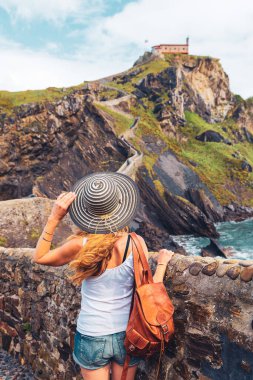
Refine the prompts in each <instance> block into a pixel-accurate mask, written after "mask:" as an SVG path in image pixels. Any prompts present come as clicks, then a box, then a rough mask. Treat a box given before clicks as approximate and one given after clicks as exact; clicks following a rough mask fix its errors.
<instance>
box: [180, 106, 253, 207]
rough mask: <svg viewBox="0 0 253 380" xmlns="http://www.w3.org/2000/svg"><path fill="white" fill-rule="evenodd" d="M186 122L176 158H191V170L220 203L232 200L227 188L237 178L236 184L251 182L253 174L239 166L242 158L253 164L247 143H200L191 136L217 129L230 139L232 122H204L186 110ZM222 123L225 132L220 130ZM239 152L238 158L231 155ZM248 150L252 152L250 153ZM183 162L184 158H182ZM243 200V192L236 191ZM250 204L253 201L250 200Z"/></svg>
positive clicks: (233, 196) (233, 197)
mask: <svg viewBox="0 0 253 380" xmlns="http://www.w3.org/2000/svg"><path fill="white" fill-rule="evenodd" d="M185 116H186V120H187V125H186V126H185V127H183V133H184V134H185V135H186V136H187V137H188V139H187V142H185V143H184V144H182V150H181V153H180V157H181V158H183V159H187V160H188V161H189V160H192V161H194V162H196V163H197V164H198V166H197V167H194V171H196V173H197V174H198V175H199V176H200V178H201V179H202V181H203V182H204V183H205V184H206V185H207V186H208V188H209V189H210V190H211V191H212V192H213V194H214V195H215V196H216V198H217V199H218V200H219V201H220V202H221V204H227V203H229V201H233V200H236V195H235V194H234V193H232V192H231V190H230V189H232V188H233V187H234V183H235V181H236V180H237V181H238V182H239V183H240V184H244V185H245V184H246V183H248V184H249V183H252V184H253V173H252V172H251V173H249V172H248V171H246V170H242V168H241V165H242V162H243V160H244V159H246V160H247V162H248V163H249V164H250V165H252V166H253V152H252V149H251V147H250V144H249V143H247V142H244V143H243V144H242V143H237V144H233V145H227V144H224V143H215V142H200V141H198V140H196V138H195V136H196V135H198V134H200V133H203V132H205V131H206V130H207V129H212V130H214V131H216V132H219V133H220V134H221V135H222V136H223V137H224V138H227V139H229V140H230V139H231V137H232V134H231V131H230V128H231V127H232V126H233V127H235V125H234V121H231V120H230V121H229V120H228V121H226V122H223V123H221V124H208V123H207V122H205V121H204V120H203V119H202V118H201V117H200V116H199V115H197V114H194V113H191V112H186V115H185ZM221 126H226V128H227V132H224V131H223V130H222V129H221ZM236 152H240V155H239V157H238V158H235V157H233V156H232V154H234V153H236ZM251 152H252V153H251ZM185 162H187V161H185ZM240 195H241V197H242V201H243V194H240ZM251 203H252V205H253V200H252V202H251Z"/></svg>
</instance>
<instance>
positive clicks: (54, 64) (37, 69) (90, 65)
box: [0, 40, 111, 91]
mask: <svg viewBox="0 0 253 380" xmlns="http://www.w3.org/2000/svg"><path fill="white" fill-rule="evenodd" d="M0 61H1V71H0V89H4V90H9V91H21V90H27V89H43V88H46V87H53V86H54V87H64V86H72V85H75V84H79V83H81V82H83V81H84V80H88V79H89V80H92V79H97V78H98V76H106V75H109V74H110V73H111V66H110V65H107V66H106V65H103V66H102V67H101V65H100V64H101V62H97V63H96V62H87V61H81V60H67V59H60V58H57V57H54V56H52V55H50V54H49V53H47V52H46V51H39V52H34V51H32V50H29V49H24V47H23V46H21V45H19V44H16V43H13V42H9V43H8V42H7V41H6V40H0Z"/></svg>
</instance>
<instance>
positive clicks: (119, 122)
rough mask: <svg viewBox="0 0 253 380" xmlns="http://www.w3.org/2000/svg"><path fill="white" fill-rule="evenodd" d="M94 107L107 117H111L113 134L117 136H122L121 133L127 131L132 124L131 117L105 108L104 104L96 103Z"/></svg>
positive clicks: (132, 119)
mask: <svg viewBox="0 0 253 380" xmlns="http://www.w3.org/2000/svg"><path fill="white" fill-rule="evenodd" d="M96 107H97V108H99V109H101V110H102V111H104V112H106V113H107V114H108V115H110V116H111V117H112V119H113V121H114V127H115V132H116V134H117V135H118V136H120V135H122V133H124V132H125V131H127V130H128V129H129V128H130V127H131V125H132V124H133V122H134V118H133V117H131V116H127V115H124V114H123V113H121V112H117V111H115V110H112V109H111V108H110V107H108V106H105V105H104V104H101V103H96Z"/></svg>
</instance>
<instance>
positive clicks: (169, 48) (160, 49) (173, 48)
mask: <svg viewBox="0 0 253 380" xmlns="http://www.w3.org/2000/svg"><path fill="white" fill-rule="evenodd" d="M188 50H189V49H188V45H157V46H154V47H153V52H154V53H158V54H188V53H189V51H188Z"/></svg>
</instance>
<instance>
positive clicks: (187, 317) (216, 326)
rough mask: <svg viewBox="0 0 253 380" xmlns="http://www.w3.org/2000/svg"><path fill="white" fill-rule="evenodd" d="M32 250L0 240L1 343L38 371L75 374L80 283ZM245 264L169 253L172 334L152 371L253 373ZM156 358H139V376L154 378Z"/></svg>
mask: <svg viewBox="0 0 253 380" xmlns="http://www.w3.org/2000/svg"><path fill="white" fill-rule="evenodd" d="M32 252H33V250H32V249H29V248H25V249H24V248H23V249H17V248H15V249H11V248H0V263H1V270H0V273H1V277H0V281H1V293H2V294H1V296H0V310H1V315H0V331H1V338H0V346H2V348H3V349H4V350H7V351H8V352H9V353H11V354H12V355H13V356H16V357H18V358H19V360H20V361H21V362H22V363H29V364H30V365H31V366H32V368H33V371H34V374H35V377H36V378H38V379H50V380H51V379H52V380H54V379H57V380H63V379H64V380H75V379H76V380H77V379H78V380H80V379H81V377H80V373H79V368H78V366H77V365H75V363H74V362H73V360H72V356H71V353H72V349H73V338H74V333H75V329H76V318H77V315H78V312H79V308H80V288H79V287H75V286H73V285H72V284H71V283H70V282H69V281H68V280H67V278H66V275H67V274H68V273H69V270H68V267H67V266H63V267H58V268H53V267H48V266H43V265H39V264H34V263H32V262H31V256H32ZM153 257H154V256H153ZM150 262H151V264H152V267H154V259H153V258H151V259H150ZM250 264H252V263H251V262H239V261H231V260H230V261H229V260H225V261H222V260H215V259H212V258H200V257H184V256H181V255H178V254H176V255H175V256H174V257H173V259H172V261H171V263H170V265H169V266H168V269H167V273H166V277H165V285H166V287H167V289H168V293H169V294H170V296H171V297H172V300H173V303H174V305H175V327H176V334H175V337H174V339H173V341H172V342H171V343H170V345H169V346H168V348H167V349H166V351H165V354H164V355H163V358H162V365H161V372H160V375H159V379H161V380H180V379H184V380H193V379H202V380H204V379H215V380H220V379H222V380H239V379H240V380H252V378H253V330H252V319H253V286H252V276H253V270H252V266H251V265H250ZM156 365H157V357H154V358H153V359H152V360H149V361H147V362H146V363H145V362H142V363H141V364H140V368H139V371H138V375H137V378H138V380H140V379H142V380H145V379H147V380H153V379H155V372H156Z"/></svg>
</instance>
